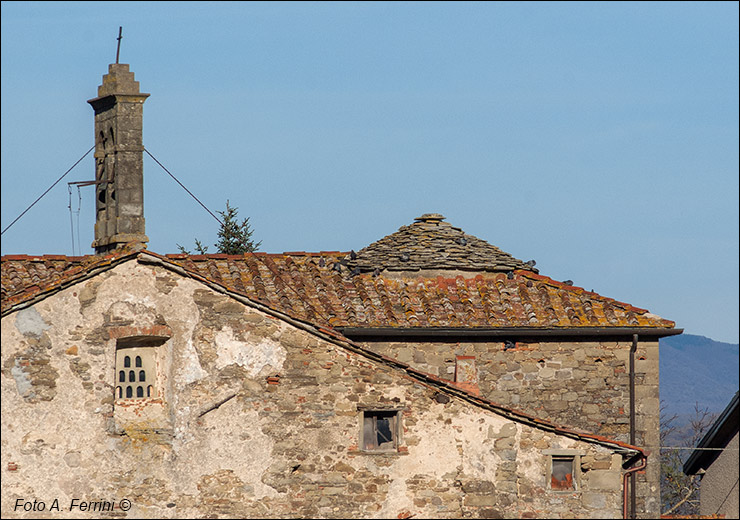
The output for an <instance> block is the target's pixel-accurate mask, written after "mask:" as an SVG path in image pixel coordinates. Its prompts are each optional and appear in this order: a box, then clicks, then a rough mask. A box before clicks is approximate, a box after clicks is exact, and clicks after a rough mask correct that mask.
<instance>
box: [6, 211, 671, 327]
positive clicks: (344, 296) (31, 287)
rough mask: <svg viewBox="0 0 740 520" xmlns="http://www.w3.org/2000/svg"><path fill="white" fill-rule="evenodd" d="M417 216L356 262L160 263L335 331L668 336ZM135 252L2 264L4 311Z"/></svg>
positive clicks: (286, 256)
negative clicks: (603, 331) (583, 331)
mask: <svg viewBox="0 0 740 520" xmlns="http://www.w3.org/2000/svg"><path fill="white" fill-rule="evenodd" d="M443 220H444V217H443V216H442V215H439V214H436V213H432V214H426V215H422V216H421V217H419V218H417V219H416V222H414V223H413V224H411V225H408V226H403V227H401V228H400V229H399V231H398V232H396V233H393V234H391V235H388V236H386V237H384V238H382V239H380V240H378V241H377V242H374V243H373V244H370V245H369V246H367V247H366V248H363V249H361V250H360V251H359V252H357V253H340V252H336V251H332V252H320V253H305V252H292V253H282V254H266V253H253V254H246V255H235V256H232V255H225V254H212V255H186V254H175V255H167V256H166V257H162V256H160V255H156V254H155V253H151V252H148V251H144V252H142V253H141V254H143V255H147V254H148V255H152V256H154V257H157V258H160V259H164V260H166V261H167V262H168V263H171V264H172V265H176V266H179V267H180V268H183V269H185V270H187V271H189V272H190V273H192V274H194V275H196V276H198V277H202V278H203V279H205V280H208V281H210V282H214V283H217V284H219V285H221V286H223V287H225V288H226V289H228V290H230V291H234V292H235V293H239V294H240V295H243V296H246V297H248V298H250V299H252V300H254V301H257V302H260V303H263V304H264V305H267V306H269V307H271V308H273V309H275V310H278V311H280V312H284V313H286V314H288V315H291V316H294V317H297V318H299V319H303V320H307V321H310V322H312V323H316V324H321V325H325V326H329V327H335V328H344V327H350V328H393V329H420V328H425V329H428V328H431V329H434V328H446V329H459V328H466V329H470V328H474V329H503V328H534V329H570V328H587V327H598V328H603V327H639V328H643V327H655V328H672V327H673V326H674V323H673V322H672V321H669V320H665V319H663V318H661V317H659V316H655V315H653V314H651V313H649V312H648V311H647V310H645V309H640V308H637V307H634V306H632V305H630V304H627V303H623V302H619V301H615V300H613V299H611V298H606V297H603V296H600V295H598V294H596V293H594V292H590V291H586V290H584V289H582V288H580V287H574V286H572V285H570V284H566V283H561V282H557V281H555V280H552V279H551V278H548V277H546V276H541V275H540V274H538V272H537V270H536V269H534V268H533V266H532V265H530V263H525V262H522V261H521V260H517V259H516V258H514V257H513V256H511V255H509V254H508V253H505V252H503V251H501V250H500V249H498V248H497V247H495V246H492V245H491V244H489V243H487V242H485V241H483V240H481V239H478V238H476V237H474V236H472V235H468V234H466V233H464V232H463V231H462V230H461V229H459V228H456V227H453V226H451V225H450V224H448V223H446V222H443ZM129 256H131V257H133V256H136V252H132V251H127V250H125V249H124V250H119V251H117V252H114V253H112V254H109V255H106V256H100V255H90V256H83V257H66V256H60V255H44V256H25V255H13V256H4V257H2V311H3V313H5V312H7V311H8V310H9V309H12V308H13V307H14V306H16V305H19V304H21V303H23V302H25V301H28V300H29V299H33V298H36V297H39V296H40V295H43V294H46V293H50V292H53V291H56V290H59V289H60V288H62V287H65V286H67V285H69V284H71V283H75V282H76V281H78V280H81V279H84V278H87V277H89V276H90V275H91V273H94V272H97V271H98V270H100V269H105V268H106V267H109V266H112V265H114V264H116V263H118V262H120V261H124V260H126V259H127V258H128V257H129Z"/></svg>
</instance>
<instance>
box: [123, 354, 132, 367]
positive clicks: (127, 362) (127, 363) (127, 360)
mask: <svg viewBox="0 0 740 520" xmlns="http://www.w3.org/2000/svg"><path fill="white" fill-rule="evenodd" d="M123 366H124V367H125V368H128V367H130V366H131V358H130V357H129V356H126V357H125V358H123Z"/></svg>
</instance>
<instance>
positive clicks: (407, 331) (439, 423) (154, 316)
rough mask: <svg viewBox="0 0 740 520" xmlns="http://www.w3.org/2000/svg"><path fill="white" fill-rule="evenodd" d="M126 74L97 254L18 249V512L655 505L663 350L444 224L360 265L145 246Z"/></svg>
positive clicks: (9, 321) (583, 299) (109, 154)
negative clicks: (33, 252) (163, 250)
mask: <svg viewBox="0 0 740 520" xmlns="http://www.w3.org/2000/svg"><path fill="white" fill-rule="evenodd" d="M147 96H148V94H144V93H141V92H140V90H139V85H138V82H137V81H135V80H134V76H133V73H132V72H130V71H129V67H128V65H124V64H113V65H110V68H109V72H108V74H106V75H105V76H104V77H103V83H102V85H101V86H100V87H99V89H98V97H96V98H95V99H92V100H90V101H89V103H90V104H91V105H92V107H93V109H94V112H95V136H96V149H95V157H96V171H95V181H96V184H95V186H96V188H95V190H96V210H97V221H96V223H95V242H94V243H93V247H94V248H95V254H94V255H88V256H82V257H67V256H61V255H44V256H27V255H9V256H4V257H3V258H2V361H1V362H2V441H1V443H2V444H1V446H2V463H1V464H2V465H1V469H2V517H4V518H5V517H8V518H13V517H20V518H22V517H40V516H46V517H70V518H77V517H90V518H98V517H103V518H109V517H110V518H113V517H115V518H126V517H130V518H160V517H164V518H175V517H219V518H227V517H232V518H233V517H237V518H244V517H259V518H266V517H336V518H355V517H357V518H360V517H363V518H364V517H369V518H401V519H403V518H412V517H413V518H468V517H473V518H574V517H578V518H622V517H630V516H632V515H636V517H639V518H650V517H656V516H657V515H658V514H659V504H660V495H659V461H658V458H657V454H658V451H659V450H658V446H659V395H658V382H659V374H658V339H659V338H660V337H663V336H668V335H672V334H679V333H680V332H681V330H680V329H676V328H675V324H674V323H673V322H671V321H668V320H665V319H663V318H661V317H659V316H656V315H654V314H651V313H649V312H648V311H647V310H645V309H640V308H638V307H634V306H632V305H630V304H627V303H623V302H619V301H615V300H613V299H610V298H607V297H604V296H600V295H598V294H596V293H593V292H589V291H586V290H584V289H582V288H580V287H577V286H575V285H572V283H570V282H565V283H564V282H559V281H556V280H553V279H551V278H549V277H547V276H543V275H541V274H539V272H538V271H537V270H536V269H535V268H534V266H533V263H531V262H529V263H526V262H522V261H521V260H518V259H516V258H514V257H513V256H511V255H509V254H508V253H506V252H504V251H501V250H500V249H498V248H497V247H495V246H493V245H491V244H489V243H488V242H486V241H484V240H481V239H479V238H476V237H474V236H471V235H469V234H466V233H465V232H464V231H463V230H461V229H459V228H456V227H454V226H453V225H451V224H450V223H448V222H446V219H445V218H444V217H443V216H442V215H439V214H434V213H431V214H425V215H422V216H420V217H418V218H416V219H415V220H414V222H413V223H410V224H408V225H404V226H402V227H401V228H400V229H399V230H398V231H397V232H395V233H392V234H389V235H388V236H386V237H383V238H381V239H380V240H378V241H377V242H374V243H372V244H370V245H368V246H367V247H365V248H364V249H361V250H360V251H358V252H357V253H354V252H350V253H337V252H319V253H283V254H266V253H254V254H245V255H238V256H229V255H223V254H212V255H186V254H169V255H161V254H157V253H155V252H152V251H149V250H147V249H146V242H147V241H148V238H147V236H146V233H145V227H144V214H143V165H142V163H143V160H142V159H143V157H142V155H143V151H144V147H143V143H142V132H141V130H142V114H143V110H142V109H143V104H144V102H145V100H146V98H147Z"/></svg>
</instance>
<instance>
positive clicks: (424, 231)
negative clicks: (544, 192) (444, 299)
mask: <svg viewBox="0 0 740 520" xmlns="http://www.w3.org/2000/svg"><path fill="white" fill-rule="evenodd" d="M444 218H445V217H443V216H442V215H440V214H439V213H426V214H424V215H422V216H421V217H418V218H416V219H414V220H415V222H414V223H413V224H410V225H408V226H402V227H401V228H400V229H399V230H398V231H397V232H395V233H392V234H390V235H388V236H386V237H383V238H381V239H380V240H378V241H377V242H373V243H372V244H370V245H369V246H367V247H365V248H363V249H361V250H360V251H358V252H357V253H356V254H354V255H351V258H348V259H347V266H348V267H349V268H350V269H351V270H356V269H359V271H360V272H368V271H375V270H379V271H384V270H388V271H420V270H461V271H513V270H514V269H525V270H528V271H533V272H535V273H536V272H537V270H536V269H534V267H533V264H529V263H525V262H522V261H521V260H519V259H517V258H514V257H513V256H511V255H510V254H509V253H506V252H504V251H501V250H500V249H499V248H498V247H496V246H493V245H491V244H489V243H488V242H486V241H485V240H481V239H480V238H477V237H475V236H473V235H468V234H467V233H465V232H464V231H463V230H462V229H460V228H457V227H454V226H452V225H451V224H449V223H448V222H443V220H444Z"/></svg>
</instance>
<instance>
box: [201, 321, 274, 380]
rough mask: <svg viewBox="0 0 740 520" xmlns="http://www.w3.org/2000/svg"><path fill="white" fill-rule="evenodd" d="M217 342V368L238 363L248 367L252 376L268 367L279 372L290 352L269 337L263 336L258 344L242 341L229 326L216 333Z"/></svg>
mask: <svg viewBox="0 0 740 520" xmlns="http://www.w3.org/2000/svg"><path fill="white" fill-rule="evenodd" d="M215 342H216V349H217V352H218V358H217V359H216V368H218V369H219V370H220V369H223V368H225V367H227V366H228V365H234V364H236V365H239V366H242V367H244V368H246V369H247V371H248V372H249V375H250V376H252V377H255V376H256V375H258V374H260V372H262V371H263V370H264V369H266V368H268V367H270V368H271V369H272V371H275V372H279V371H280V370H281V369H282V368H283V363H284V362H285V358H286V357H287V354H288V353H287V352H286V350H285V348H283V347H282V346H281V345H280V344H279V343H277V342H276V341H273V340H271V339H269V338H262V340H261V341H260V342H259V343H257V344H253V343H250V342H249V341H240V340H238V339H237V338H236V336H235V335H234V331H233V330H232V329H231V327H228V326H226V327H224V328H222V329H221V330H220V331H219V332H217V333H216V337H215Z"/></svg>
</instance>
